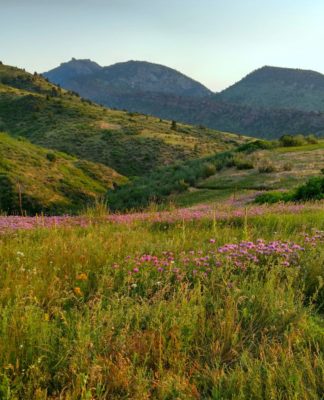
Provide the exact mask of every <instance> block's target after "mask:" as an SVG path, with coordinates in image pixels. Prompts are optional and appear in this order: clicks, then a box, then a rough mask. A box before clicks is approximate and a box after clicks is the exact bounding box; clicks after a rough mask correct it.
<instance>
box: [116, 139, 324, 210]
mask: <svg viewBox="0 0 324 400" xmlns="http://www.w3.org/2000/svg"><path fill="white" fill-rule="evenodd" d="M322 169H324V141H323V140H322V141H319V142H318V143H314V144H307V143H305V144H304V145H301V146H298V147H282V146H281V145H280V144H278V143H275V142H266V141H260V140H258V141H252V142H250V143H248V144H246V145H243V146H241V147H239V148H237V149H236V150H234V151H228V152H225V153H220V154H216V155H214V156H209V157H205V158H201V159H197V160H190V161H187V162H184V163H179V164H177V165H174V166H169V167H165V168H161V169H159V170H157V171H154V172H153V173H151V174H150V175H147V176H144V177H141V178H138V179H137V180H135V181H132V182H129V183H128V184H126V185H124V186H123V187H120V188H118V190H116V191H110V193H108V201H109V205H110V207H111V208H112V209H113V210H130V209H133V208H137V209H143V208H145V207H147V206H148V205H149V204H150V201H151V200H154V201H155V202H158V203H162V204H163V205H166V204H168V203H170V202H171V203H172V204H175V205H177V206H191V205H195V204H200V203H213V202H214V203H217V202H219V201H220V200H221V201H223V200H226V199H228V198H232V199H233V200H236V199H237V198H240V197H241V196H243V197H242V199H243V201H244V199H245V200H251V199H253V198H254V197H255V195H256V194H257V193H258V192H260V191H271V190H280V191H285V190H288V189H291V188H294V187H296V186H298V185H300V184H302V183H304V182H305V181H307V179H309V178H310V177H314V176H318V175H321V171H322Z"/></svg>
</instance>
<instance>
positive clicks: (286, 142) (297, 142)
mask: <svg viewBox="0 0 324 400" xmlns="http://www.w3.org/2000/svg"><path fill="white" fill-rule="evenodd" d="M279 144H280V145H281V146H283V147H295V146H303V145H304V144H305V137H304V136H303V135H295V136H294V135H283V136H281V138H280V139H279Z"/></svg>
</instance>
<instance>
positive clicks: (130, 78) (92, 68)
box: [43, 59, 212, 107]
mask: <svg viewBox="0 0 324 400" xmlns="http://www.w3.org/2000/svg"><path fill="white" fill-rule="evenodd" d="M43 76H45V77H46V78H48V79H49V80H50V81H51V82H53V83H55V84H60V85H62V86H64V87H66V88H67V89H69V90H75V91H78V92H79V93H80V94H81V95H82V96H84V97H88V98H91V99H93V100H94V101H96V102H99V103H100V102H101V103H103V104H105V105H108V106H110V107H114V106H115V101H116V99H115V97H116V96H122V95H123V96H127V95H128V94H134V93H143V92H150V93H164V94H171V95H177V96H189V97H205V96H209V95H211V94H212V92H211V91H210V90H209V89H207V88H206V87H205V86H203V85H202V84H201V83H199V82H197V81H195V80H193V79H191V78H189V77H187V76H186V75H184V74H182V73H180V72H178V71H176V70H174V69H172V68H169V67H165V66H163V65H159V64H154V63H149V62H146V61H133V60H131V61H127V62H121V63H117V64H114V65H111V66H109V67H100V66H99V65H98V64H97V63H95V62H93V61H91V60H76V59H72V60H71V61H69V62H66V63H62V64H61V65H60V66H59V67H57V68H55V69H53V70H51V71H49V72H45V73H44V74H43Z"/></svg>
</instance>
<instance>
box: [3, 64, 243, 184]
mask: <svg viewBox="0 0 324 400" xmlns="http://www.w3.org/2000/svg"><path fill="white" fill-rule="evenodd" d="M0 130H2V131H6V132H8V133H10V134H11V135H15V136H24V137H27V138H28V139H29V140H30V141H31V142H33V143H35V144H37V145H41V146H45V147H47V148H52V149H55V150H59V151H63V152H65V153H68V154H71V155H75V156H77V157H78V158H81V159H85V160H89V161H93V162H99V163H102V164H105V165H107V166H109V167H111V168H113V169H114V170H116V171H117V172H119V173H120V174H122V175H125V176H127V177H133V176H140V175H143V174H146V173H147V172H148V171H152V170H154V169H156V168H158V167H161V166H164V165H168V164H172V163H174V162H176V161H181V160H182V161H185V160H188V159H194V158H197V157H202V156H206V155H210V154H214V153H216V152H222V151H225V150H230V149H232V148H234V147H236V146H237V145H238V144H241V143H244V142H245V141H246V140H247V138H246V137H242V136H241V135H236V134H230V133H224V132H219V131H215V130H211V129H206V128H202V127H194V126H189V125H185V124H180V123H178V124H177V129H176V130H172V129H171V121H164V120H160V119H159V118H155V117H151V116H147V115H143V114H138V113H130V112H125V111H116V110H110V109H107V108H104V107H101V106H99V105H96V104H93V103H91V102H89V101H87V100H84V99H80V97H78V96H76V95H75V94H74V93H72V92H69V91H65V90H63V89H60V88H58V87H57V86H55V85H52V84H50V83H48V82H47V81H46V80H45V79H44V78H42V77H41V76H39V75H31V74H28V73H27V72H25V71H23V70H20V69H18V68H14V67H10V66H5V65H0Z"/></svg>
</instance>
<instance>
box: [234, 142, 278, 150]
mask: <svg viewBox="0 0 324 400" xmlns="http://www.w3.org/2000/svg"><path fill="white" fill-rule="evenodd" d="M275 146H276V143H275V142H270V141H268V140H254V141H253V142H248V143H244V144H242V145H241V146H239V147H238V149H237V151H238V152H242V151H244V152H247V153H252V152H253V151H256V150H269V149H272V148H273V147H275Z"/></svg>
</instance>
